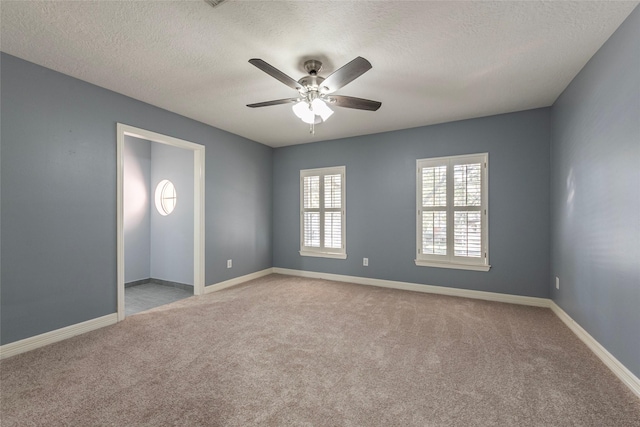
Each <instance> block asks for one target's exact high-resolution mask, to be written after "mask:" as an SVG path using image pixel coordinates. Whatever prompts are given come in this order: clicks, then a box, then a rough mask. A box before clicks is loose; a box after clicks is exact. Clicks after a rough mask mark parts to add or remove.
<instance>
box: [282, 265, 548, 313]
mask: <svg viewBox="0 0 640 427" xmlns="http://www.w3.org/2000/svg"><path fill="white" fill-rule="evenodd" d="M273 272H274V273H277V274H286V275H288V276H300V277H309V278H313V279H325V280H334V281H336V282H349V283H356V284H358V285H368V286H378V287H382V288H391V289H403V290H405V291H415V292H425V293H429V294H439V295H449V296H454V297H463V298H473V299H481V300H486V301H496V302H506V303H510V304H520V305H529V306H534V307H547V308H548V307H549V303H550V300H549V299H548V298H537V297H526V296H521V295H509V294H500V293H497V292H484V291H472V290H468V289H457V288H447V287H444V286H433V285H420V284H417V283H409V282H397V281H394V280H383V279H371V278H368V277H357V276H344V275H341V274H331V273H318V272H315V271H303V270H290V269H288V268H278V267H274V268H273Z"/></svg>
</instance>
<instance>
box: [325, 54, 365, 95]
mask: <svg viewBox="0 0 640 427" xmlns="http://www.w3.org/2000/svg"><path fill="white" fill-rule="evenodd" d="M370 69H371V63H370V62H369V61H367V60H366V59H364V58H363V57H361V56H358V57H357V58H356V59H354V60H353V61H351V62H349V63H348V64H346V65H344V66H342V67H341V68H339V69H337V70H336V71H334V72H333V73H331V75H330V76H329V77H327V78H326V79H324V81H323V82H322V83H321V85H322V87H323V88H326V89H323V90H322V92H323V93H332V92H335V91H336V90H338V89H340V88H341V87H344V86H346V85H347V84H349V83H351V82H352V81H353V80H355V79H357V78H358V77H360V76H361V75H363V74H364V73H366V72H367V71H369V70H370Z"/></svg>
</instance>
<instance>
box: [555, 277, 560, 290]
mask: <svg viewBox="0 0 640 427" xmlns="http://www.w3.org/2000/svg"><path fill="white" fill-rule="evenodd" d="M556 289H560V279H559V278H558V277H557V276H556Z"/></svg>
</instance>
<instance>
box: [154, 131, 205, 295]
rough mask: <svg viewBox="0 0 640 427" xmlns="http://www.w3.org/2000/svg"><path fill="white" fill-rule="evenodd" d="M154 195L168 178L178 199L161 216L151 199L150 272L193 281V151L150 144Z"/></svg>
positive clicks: (182, 281) (173, 279) (165, 277)
mask: <svg viewBox="0 0 640 427" xmlns="http://www.w3.org/2000/svg"><path fill="white" fill-rule="evenodd" d="M151 160H152V161H151V197H152V198H155V191H156V187H157V185H158V184H159V183H160V181H162V180H163V179H168V180H169V181H171V182H172V183H173V185H174V186H175V189H176V196H177V203H176V207H175V209H174V210H173V212H171V214H169V215H166V216H162V215H160V213H159V212H158V210H157V209H156V207H155V199H154V201H153V202H152V203H151V276H150V277H153V278H154V279H162V280H168V281H171V282H178V283H184V284H187V285H193V260H194V258H193V184H194V183H193V151H191V150H185V149H181V148H176V147H172V146H169V145H164V144H160V143H154V144H151Z"/></svg>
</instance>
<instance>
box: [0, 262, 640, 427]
mask: <svg viewBox="0 0 640 427" xmlns="http://www.w3.org/2000/svg"><path fill="white" fill-rule="evenodd" d="M0 369H1V377H0V378H1V383H0V387H1V403H2V406H1V409H2V415H1V417H2V418H1V421H2V422H1V424H2V426H3V427H8V426H27V425H29V426H30V425H42V426H60V425H70V426H103V425H113V426H143V425H149V426H161V425H180V426H197V425H206V426H256V425H259V426H263V425H264V426H493V425H496V426H640V399H637V398H636V397H635V396H634V395H633V394H632V393H631V392H630V391H629V390H628V389H627V388H626V387H625V386H624V385H623V384H622V383H621V382H620V381H619V380H618V379H617V378H616V377H615V376H614V375H613V374H612V373H611V372H610V371H609V370H608V369H607V368H606V367H605V366H604V365H603V364H602V363H601V362H600V361H599V360H598V359H597V358H596V357H595V356H594V355H593V354H592V353H591V352H590V351H589V350H588V349H587V348H586V347H585V346H584V345H583V344H582V343H581V342H580V341H579V340H578V338H577V337H575V336H574V335H573V333H572V332H571V331H570V330H569V329H567V328H566V327H565V326H564V325H563V324H562V323H561V321H560V320H559V319H558V318H556V316H555V315H554V314H553V313H552V312H551V311H550V310H548V309H542V308H533V307H524V306H516V305H509V304H501V303H493V302H485V301H478V300H470V299H463V298H454V297H446V296H437V295H428V294H421V293H414V292H406V291H398V290H389V289H381V288H374V287H366V286H359V285H351V284H344V283H336V282H328V281H323V280H310V279H301V278H295V277H286V276H279V275H271V276H267V277H264V278H262V279H258V280H255V281H252V282H248V283H246V284H244V285H242V286H238V287H235V288H231V289H227V290H224V291H221V292H218V293H213V294H209V295H205V296H201V297H192V298H189V299H186V300H182V301H178V302H176V303H173V304H171V305H169V306H165V307H163V308H160V309H156V310H153V311H149V312H146V313H143V314H138V315H135V316H132V317H129V318H127V319H126V320H125V321H124V322H120V323H118V324H117V325H114V326H111V327H108V328H104V329H101V330H98V331H94V332H90V333H87V334H85V335H82V336H79V337H75V338H72V339H69V340H67V341H64V342H61V343H57V344H54V345H51V346H48V347H45V348H42V349H38V350H35V351H32V352H29V353H25V354H21V355H18V356H15V357H12V358H9V359H6V360H4V361H2V362H0Z"/></svg>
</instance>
